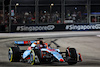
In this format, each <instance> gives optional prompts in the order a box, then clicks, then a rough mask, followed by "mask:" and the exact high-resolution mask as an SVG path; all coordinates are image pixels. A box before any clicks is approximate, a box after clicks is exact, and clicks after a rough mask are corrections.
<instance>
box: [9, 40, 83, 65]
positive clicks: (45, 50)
mask: <svg viewBox="0 0 100 67" xmlns="http://www.w3.org/2000/svg"><path fill="white" fill-rule="evenodd" d="M14 44H15V45H16V46H15V47H10V48H9V51H8V57H9V61H10V62H28V63H30V64H31V65H34V64H41V63H47V62H48V63H52V62H67V63H68V64H69V65H73V64H76V63H77V62H81V61H82V57H81V54H80V53H78V54H77V52H76V49H75V48H69V47H67V48H66V52H60V50H59V49H53V48H51V47H50V46H49V45H48V43H44V42H43V41H42V40H40V39H39V40H34V41H15V42H14ZM19 46H29V47H28V48H27V49H26V50H20V48H19ZM63 55H65V56H63Z"/></svg>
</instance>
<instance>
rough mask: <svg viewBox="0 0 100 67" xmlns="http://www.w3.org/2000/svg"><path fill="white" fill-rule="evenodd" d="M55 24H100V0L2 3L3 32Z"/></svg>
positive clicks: (0, 22)
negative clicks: (21, 26)
mask: <svg viewBox="0 0 100 67" xmlns="http://www.w3.org/2000/svg"><path fill="white" fill-rule="evenodd" d="M51 24H52V25H57V24H58V25H59V26H60V25H62V24H63V25H66V24H71V25H73V24H77V25H80V24H82V25H84V24H86V25H87V24H88V25H91V24H100V0H0V32H12V29H14V28H13V25H15V27H16V26H18V25H24V26H25V25H26V26H27V25H28V26H29V25H33V26H41V25H44V26H45V25H46V26H47V25H51ZM55 27H58V26H55ZM60 27H61V26H60Z"/></svg>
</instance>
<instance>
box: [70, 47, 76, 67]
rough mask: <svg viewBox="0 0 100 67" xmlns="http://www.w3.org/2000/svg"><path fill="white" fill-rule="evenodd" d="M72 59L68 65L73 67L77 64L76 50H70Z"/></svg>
mask: <svg viewBox="0 0 100 67" xmlns="http://www.w3.org/2000/svg"><path fill="white" fill-rule="evenodd" d="M69 52H70V59H68V64H69V65H73V64H76V63H77V53H76V49H75V48H69Z"/></svg>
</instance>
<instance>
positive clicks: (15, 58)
mask: <svg viewBox="0 0 100 67" xmlns="http://www.w3.org/2000/svg"><path fill="white" fill-rule="evenodd" d="M8 58H9V61H10V62H19V61H20V59H21V53H20V49H19V48H18V47H11V48H9V51H8Z"/></svg>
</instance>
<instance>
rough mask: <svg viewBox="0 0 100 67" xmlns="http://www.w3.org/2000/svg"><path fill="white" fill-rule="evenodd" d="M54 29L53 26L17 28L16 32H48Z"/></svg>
mask: <svg viewBox="0 0 100 67" xmlns="http://www.w3.org/2000/svg"><path fill="white" fill-rule="evenodd" d="M54 28H55V26H54V25H48V26H17V28H16V31H49V30H53V29H54Z"/></svg>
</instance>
